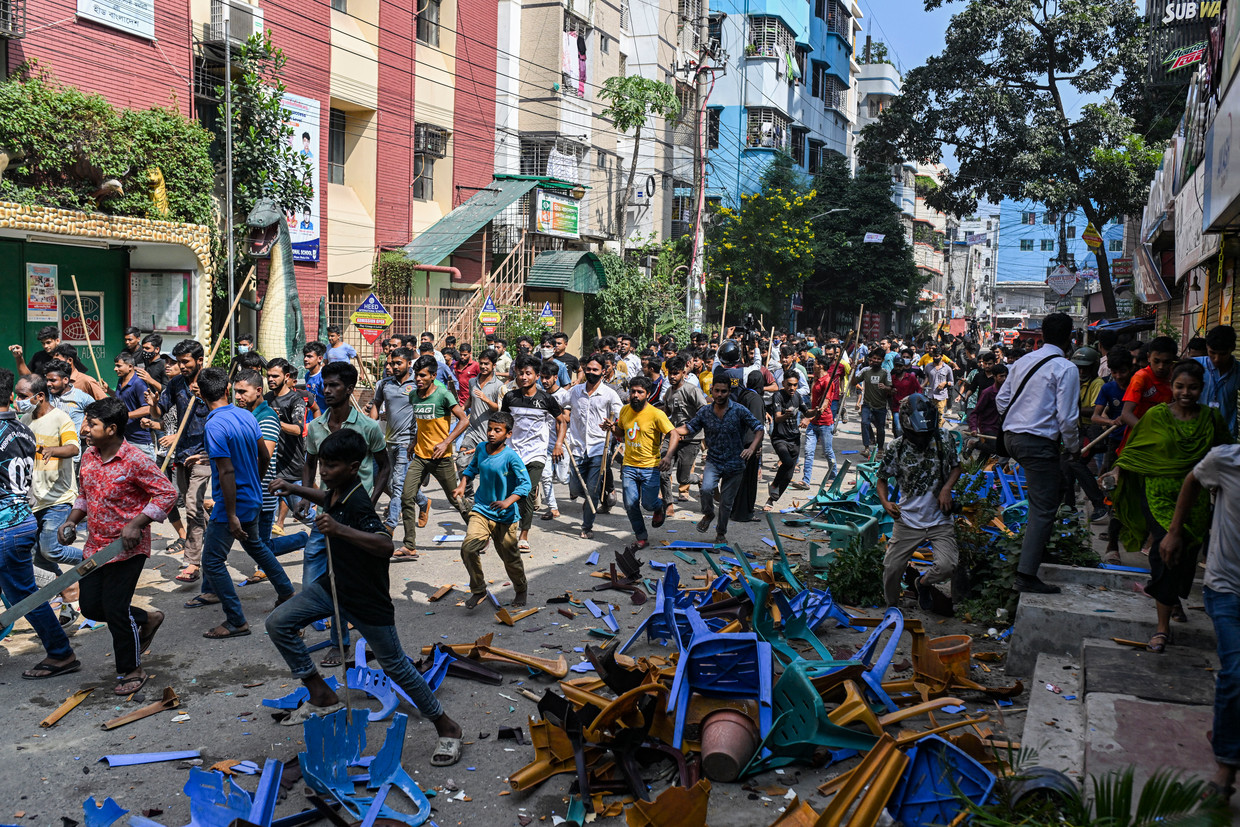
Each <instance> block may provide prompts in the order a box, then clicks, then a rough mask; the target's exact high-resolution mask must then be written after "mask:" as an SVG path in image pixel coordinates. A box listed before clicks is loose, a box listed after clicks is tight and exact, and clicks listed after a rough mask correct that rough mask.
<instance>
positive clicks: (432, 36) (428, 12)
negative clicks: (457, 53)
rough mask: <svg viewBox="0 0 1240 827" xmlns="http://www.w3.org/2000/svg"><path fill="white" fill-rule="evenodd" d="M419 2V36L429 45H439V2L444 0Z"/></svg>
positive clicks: (420, 39) (419, 38)
mask: <svg viewBox="0 0 1240 827" xmlns="http://www.w3.org/2000/svg"><path fill="white" fill-rule="evenodd" d="M423 2H425V4H426V5H425V6H423V5H422V4H421V3H419V5H418V8H419V11H418V32H417V38H418V40H419V41H421V42H422V43H425V44H427V45H429V46H438V45H439V4H440V3H441V2H442V0H423Z"/></svg>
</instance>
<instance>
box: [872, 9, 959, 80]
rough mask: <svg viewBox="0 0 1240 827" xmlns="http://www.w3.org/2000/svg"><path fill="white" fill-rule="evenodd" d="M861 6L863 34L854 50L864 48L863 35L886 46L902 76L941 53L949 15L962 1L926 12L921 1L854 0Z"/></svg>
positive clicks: (955, 10) (954, 11) (950, 16)
mask: <svg viewBox="0 0 1240 827" xmlns="http://www.w3.org/2000/svg"><path fill="white" fill-rule="evenodd" d="M857 5H858V6H860V7H861V13H862V15H864V16H863V17H862V18H861V26H862V29H863V31H862V33H861V34H860V35H858V37H857V47H858V48H857V51H858V52H860V51H861V48H862V47H863V46H864V45H865V36H866V35H869V36H870V37H872V38H873V39H874V40H881V41H883V42H884V43H886V44H887V49H888V51H889V52H894V54H892V55H891V57H892V59H893V60H894V61H895V63H896V67H897V68H898V69H899V70H900V71H901V73H904V72H907V71H908V70H909V69H912V68H913V67H915V66H920V65H921V64H923V63H925V62H926V58H928V57H931V56H934V55H937V54H939V53H941V52H942V51H943V33H944V32H945V31H946V30H947V24H948V23H949V22H950V21H951V18H952V15H953V14H955V13H956V12H957V11H958V10H961V9H963V8H964V6H965V4H964V3H963V2H956V3H945V4H944V5H943V6H942V7H940V8H938V9H935V10H934V11H932V12H927V11H926V7H925V3H924V2H923V0H857Z"/></svg>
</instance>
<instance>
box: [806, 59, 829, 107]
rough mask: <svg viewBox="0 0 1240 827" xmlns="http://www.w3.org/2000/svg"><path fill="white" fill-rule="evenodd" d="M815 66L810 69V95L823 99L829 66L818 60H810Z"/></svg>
mask: <svg viewBox="0 0 1240 827" xmlns="http://www.w3.org/2000/svg"><path fill="white" fill-rule="evenodd" d="M810 63H811V65H812V66H813V68H812V69H811V70H810V79H809V94H810V97H813V98H818V99H819V100H821V99H822V89H823V86H825V85H826V81H825V80H824V78H825V77H826V75H827V66H826V64H825V63H819V62H818V61H816V60H814V61H810Z"/></svg>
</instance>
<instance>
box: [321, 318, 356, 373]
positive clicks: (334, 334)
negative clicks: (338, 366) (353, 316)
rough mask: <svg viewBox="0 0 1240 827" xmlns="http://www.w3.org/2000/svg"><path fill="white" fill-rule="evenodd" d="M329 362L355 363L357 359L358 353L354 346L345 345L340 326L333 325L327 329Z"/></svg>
mask: <svg viewBox="0 0 1240 827" xmlns="http://www.w3.org/2000/svg"><path fill="white" fill-rule="evenodd" d="M327 344H328V348H327V361H328V362H348V363H349V364H352V363H353V360H354V359H356V358H357V351H356V350H354V349H353V345H349V344H345V341H344V336H343V335H341V332H340V325H335V324H334V325H331V326H330V327H328V328H327Z"/></svg>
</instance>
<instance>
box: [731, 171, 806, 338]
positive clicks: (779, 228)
mask: <svg viewBox="0 0 1240 827" xmlns="http://www.w3.org/2000/svg"><path fill="white" fill-rule="evenodd" d="M816 195H817V192H816V191H815V190H812V189H811V190H808V191H806V192H803V193H798V192H794V191H792V190H786V189H783V188H774V189H769V190H767V191H765V192H761V193H755V194H753V195H742V196H741V201H740V204H739V205H738V206H737V207H736V208H735V209H733V208H729V207H723V208H721V209H719V210H717V211H716V213H715V220H714V222H713V226H712V228H711V234H710V239H709V243H708V245H707V256H708V262H709V272H710V276H711V281H712V287H713V288H714V289H712V293H714V292H721V291H722V289H723V283H724V280H725V279H726V280H727V281H728V282H729V283H730V286H729V289H728V294H729V298H728V304H729V307H730V308H734V309H735V310H736V311H737V312H744V311H747V310H748V311H753V312H764V313H774V312H777V311H779V310H782V309H786V307H787V304H788V297H789V296H791V295H792V294H793V293H796V292H798V291H799V290H800V289H801V287H802V286H803V285H804V284H805V280H806V279H807V278H808V277H809V276H810V274H812V273H813V272H814V259H815V254H816V250H817V246H816V244H815V241H814V228H813V226H812V225H811V223H810V222H808V221H807V220H806V219H808V218H809V217H810V216H812V215H813V212H812V210H813V209H814V203H813V202H814V198H815V196H816ZM729 315H732V310H731V309H730V310H729Z"/></svg>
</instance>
